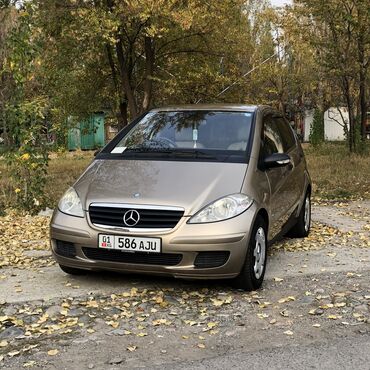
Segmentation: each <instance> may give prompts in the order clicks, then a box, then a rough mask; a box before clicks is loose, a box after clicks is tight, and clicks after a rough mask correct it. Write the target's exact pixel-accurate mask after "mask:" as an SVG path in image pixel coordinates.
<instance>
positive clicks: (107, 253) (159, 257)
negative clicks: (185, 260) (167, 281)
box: [82, 248, 182, 266]
mask: <svg viewBox="0 0 370 370" xmlns="http://www.w3.org/2000/svg"><path fill="white" fill-rule="evenodd" d="M82 251H83V253H84V254H85V256H86V257H87V258H89V259H92V260H99V261H109V262H123V263H136V264H143V265H162V266H175V265H178V264H179V263H180V262H181V260H182V254H175V253H158V254H149V253H137V252H136V253H127V252H121V251H116V250H108V249H99V248H82Z"/></svg>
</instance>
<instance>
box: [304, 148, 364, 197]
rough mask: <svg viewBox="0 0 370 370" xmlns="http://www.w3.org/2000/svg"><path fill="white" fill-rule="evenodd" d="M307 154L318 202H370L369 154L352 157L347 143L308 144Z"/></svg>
mask: <svg viewBox="0 0 370 370" xmlns="http://www.w3.org/2000/svg"><path fill="white" fill-rule="evenodd" d="M304 150H305V154H306V159H307V164H308V170H309V172H310V175H311V178H312V183H313V194H314V197H315V198H322V199H324V200H343V199H360V198H370V155H369V154H367V155H358V154H349V152H348V149H347V146H346V145H345V143H325V144H322V145H321V146H320V147H316V148H315V147H313V146H310V145H309V144H305V145H304ZM367 153H369V152H367Z"/></svg>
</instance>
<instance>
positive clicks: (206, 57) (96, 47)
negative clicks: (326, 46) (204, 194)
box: [35, 0, 248, 126]
mask: <svg viewBox="0 0 370 370" xmlns="http://www.w3.org/2000/svg"><path fill="white" fill-rule="evenodd" d="M35 6H36V7H37V9H38V13H39V18H38V26H39V28H40V30H42V32H43V37H44V43H45V46H44V48H45V55H44V61H43V63H44V65H45V73H44V74H43V76H45V77H46V78H47V81H45V86H48V87H49V88H50V97H51V98H52V99H53V100H54V101H55V105H56V106H59V107H61V109H63V108H62V107H63V106H64V107H66V106H69V107H72V109H71V111H78V106H77V103H80V106H81V107H84V108H85V109H86V111H88V110H90V111H91V108H92V105H95V106H96V105H97V103H98V101H100V102H101V105H105V106H108V107H110V108H112V110H113V111H117V112H118V118H119V122H120V126H124V125H126V124H127V122H128V119H129V118H130V119H132V118H135V117H136V116H138V115H139V114H141V113H142V112H144V111H146V110H147V109H149V108H150V107H151V106H152V105H153V104H154V102H157V103H160V102H162V101H166V102H167V103H168V102H171V101H172V102H177V101H179V100H181V101H182V102H196V101H198V100H199V99H203V100H205V99H207V96H208V94H209V96H215V95H216V91H220V90H221V89H222V86H223V85H224V84H226V83H227V82H228V81H230V80H231V79H232V78H233V77H234V75H235V76H236V75H238V73H239V70H238V65H237V60H238V58H237V57H236V55H238V54H239V55H240V54H241V50H242V49H243V46H246V43H247V41H246V42H244V39H243V33H244V32H245V30H246V28H247V27H248V21H247V18H246V17H245V16H244V14H243V12H242V7H243V2H242V1H240V0H227V1H221V0H217V1H212V2H204V1H201V0H192V1H187V2H179V1H175V0H173V1H167V0H166V1H165V0H161V1H154V0H153V1H145V2H144V1H136V0H135V1H134V0H130V1H114V0H106V1H91V2H82V1H72V0H71V1H67V2H63V3H60V2H58V1H55V0H43V1H40V2H37V4H36V3H35ZM40 36H42V35H41V34H40ZM245 50H248V48H247V47H245V48H244V52H245ZM225 75H227V77H226V78H225ZM73 85H74V86H73ZM58 91H59V93H58ZM61 92H62V93H61ZM78 96H79V98H78ZM57 99H61V100H60V101H57ZM67 101H69V104H66V103H67ZM62 102H63V103H62ZM81 103H82V104H81Z"/></svg>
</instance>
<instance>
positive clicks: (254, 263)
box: [233, 216, 267, 291]
mask: <svg viewBox="0 0 370 370" xmlns="http://www.w3.org/2000/svg"><path fill="white" fill-rule="evenodd" d="M266 262H267V227H266V222H265V221H264V219H263V218H262V217H261V216H257V218H256V221H255V223H254V226H253V229H252V234H251V238H250V241H249V244H248V248H247V254H246V256H245V262H244V265H243V267H242V270H241V271H240V274H239V275H238V276H237V277H236V278H235V279H234V284H233V285H234V286H235V287H236V288H239V289H244V290H247V291H250V290H256V289H258V288H260V287H261V285H262V282H263V278H264V276H265V270H266Z"/></svg>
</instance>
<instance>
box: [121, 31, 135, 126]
mask: <svg viewBox="0 0 370 370" xmlns="http://www.w3.org/2000/svg"><path fill="white" fill-rule="evenodd" d="M116 53H117V59H118V64H119V70H120V76H121V88H122V95H126V97H127V102H128V107H129V110H130V118H131V119H134V118H136V117H137V115H138V114H137V106H136V100H135V96H134V92H133V89H132V87H131V81H130V80H131V79H130V76H129V74H128V71H127V66H126V62H125V55H124V53H123V43H122V37H121V36H119V40H118V42H117V43H116Z"/></svg>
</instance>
